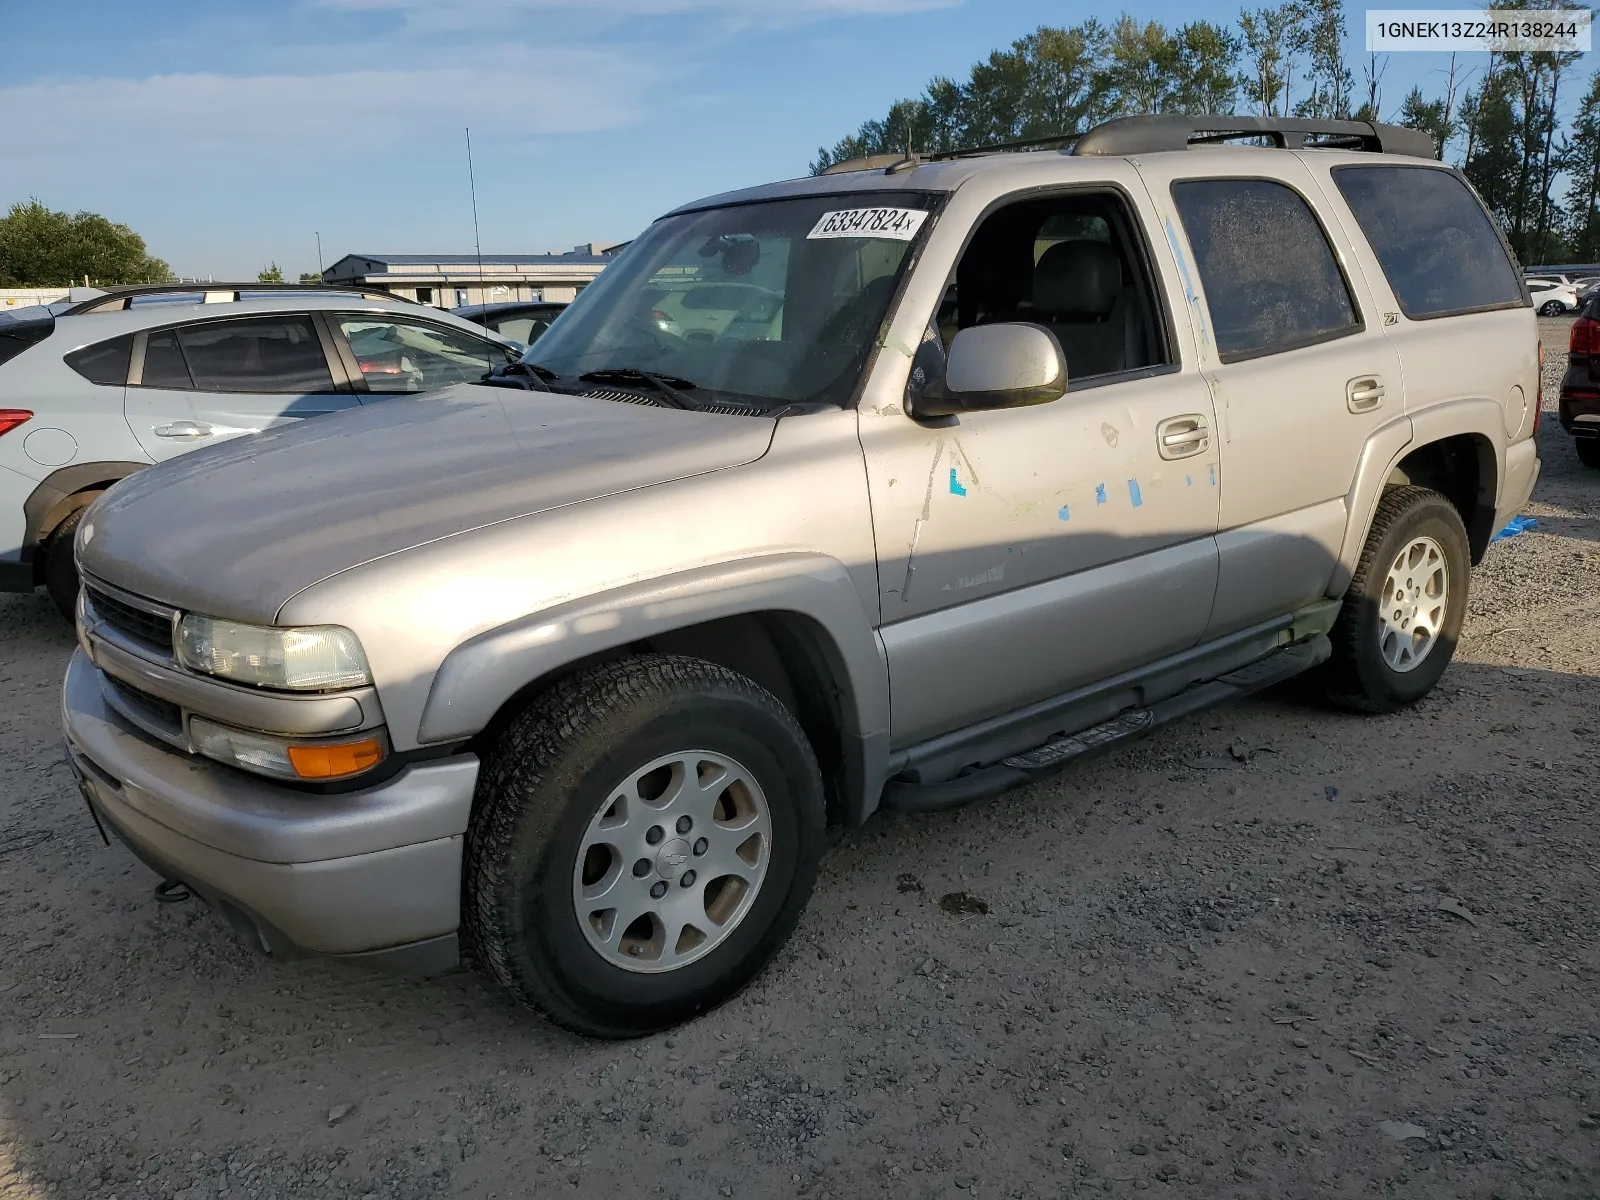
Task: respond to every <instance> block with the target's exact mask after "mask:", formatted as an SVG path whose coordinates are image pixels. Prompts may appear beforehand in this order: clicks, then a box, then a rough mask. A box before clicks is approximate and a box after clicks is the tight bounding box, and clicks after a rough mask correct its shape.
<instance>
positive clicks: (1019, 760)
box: [882, 633, 1333, 812]
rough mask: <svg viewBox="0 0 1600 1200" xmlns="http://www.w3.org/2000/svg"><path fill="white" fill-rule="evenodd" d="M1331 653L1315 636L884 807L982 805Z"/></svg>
mask: <svg viewBox="0 0 1600 1200" xmlns="http://www.w3.org/2000/svg"><path fill="white" fill-rule="evenodd" d="M1332 653H1333V646H1332V644H1331V643H1330V642H1329V641H1328V636H1327V634H1323V633H1319V634H1317V635H1316V636H1314V637H1311V638H1308V639H1307V640H1306V641H1303V642H1297V643H1296V644H1294V645H1292V646H1285V647H1283V649H1281V650H1275V651H1273V652H1272V653H1271V654H1268V655H1266V656H1265V657H1262V658H1258V659H1257V660H1256V661H1255V662H1253V663H1249V664H1247V665H1245V666H1243V667H1240V668H1239V669H1238V670H1237V671H1230V672H1229V673H1228V674H1226V675H1221V676H1218V677H1217V678H1216V679H1213V680H1211V681H1210V682H1209V683H1201V684H1196V685H1195V686H1194V687H1192V688H1189V689H1188V690H1187V691H1183V692H1179V693H1178V694H1177V695H1176V696H1171V697H1169V698H1168V699H1166V700H1160V701H1157V702H1156V703H1155V704H1152V705H1151V706H1150V707H1148V708H1135V709H1129V710H1128V711H1127V712H1124V713H1120V714H1118V715H1117V716H1115V717H1113V718H1111V720H1109V721H1106V722H1104V723H1102V724H1100V725H1096V726H1093V727H1092V728H1090V729H1085V730H1083V731H1082V732H1081V733H1074V734H1071V735H1069V736H1067V737H1061V738H1056V739H1055V740H1053V741H1049V742H1046V743H1044V745H1042V746H1036V747H1034V748H1033V749H1032V750H1027V751H1024V752H1023V753H1021V754H1013V755H1011V756H1010V757H1009V758H1003V759H1001V760H1000V761H999V762H998V763H996V764H995V765H994V766H992V767H984V768H982V769H981V770H977V771H973V772H971V773H970V774H966V775H958V776H956V777H955V778H954V779H946V780H943V781H942V782H939V783H929V784H914V783H899V782H893V781H891V782H890V783H889V785H888V786H887V787H886V788H885V789H884V793H883V801H882V807H884V808H893V809H898V810H900V811H901V812H937V811H939V810H941V809H946V808H956V807H958V806H960V805H963V804H968V803H971V802H972V801H974V800H981V799H983V798H985V797H987V796H992V795H994V794H995V793H997V792H1003V791H1006V790H1008V789H1010V788H1014V787H1018V786H1020V785H1022V784H1024V783H1029V782H1032V781H1033V780H1035V779H1037V778H1039V776H1040V775H1041V774H1043V773H1044V772H1047V771H1054V770H1055V769H1057V768H1058V767H1062V766H1065V765H1066V764H1067V763H1069V762H1072V761H1074V760H1075V759H1079V758H1084V757H1086V756H1088V755H1090V754H1095V753H1099V752H1100V751H1102V750H1107V749H1110V748H1112V747H1114V746H1119V745H1121V744H1123V743H1124V742H1131V741H1134V740H1135V739H1137V738H1141V737H1143V736H1145V735H1146V734H1148V733H1150V732H1152V731H1153V730H1156V729H1160V728H1161V727H1162V726H1163V725H1171V724H1172V723H1174V722H1175V721H1181V720H1182V719H1183V718H1185V717H1188V716H1193V715H1194V714H1195V713H1197V712H1202V711H1204V710H1205V709H1208V708H1213V707H1215V706H1216V705H1218V704H1223V703H1226V702H1227V701H1229V700H1238V699H1240V698H1241V697H1244V696H1248V695H1250V694H1251V693H1252V692H1259V691H1261V690H1262V689H1263V688H1268V687H1271V686H1272V685H1273V684H1275V683H1281V682H1283V681H1284V680H1285V679H1289V678H1292V677H1293V676H1295V675H1298V674H1300V673H1301V672H1302V671H1308V670H1310V669H1311V668H1312V667H1315V666H1317V665H1318V664H1320V663H1324V662H1326V661H1327V660H1328V658H1329V657H1330V656H1331V655H1332Z"/></svg>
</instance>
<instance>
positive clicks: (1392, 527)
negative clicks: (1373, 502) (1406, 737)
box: [1320, 487, 1472, 713]
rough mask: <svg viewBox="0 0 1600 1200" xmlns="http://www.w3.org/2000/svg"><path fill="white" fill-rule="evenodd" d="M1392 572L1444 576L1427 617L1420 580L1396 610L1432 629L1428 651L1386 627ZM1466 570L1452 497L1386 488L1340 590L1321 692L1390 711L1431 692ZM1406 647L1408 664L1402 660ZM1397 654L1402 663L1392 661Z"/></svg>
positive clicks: (1462, 611)
mask: <svg viewBox="0 0 1600 1200" xmlns="http://www.w3.org/2000/svg"><path fill="white" fill-rule="evenodd" d="M1424 539H1426V541H1427V542H1428V543H1431V547H1432V548H1431V549H1430V550H1427V551H1426V552H1425V553H1423V554H1422V555H1421V556H1420V557H1419V556H1417V555H1415V554H1412V555H1408V557H1407V559H1406V562H1405V564H1404V565H1402V564H1401V563H1399V562H1397V560H1398V559H1399V557H1400V555H1401V554H1402V552H1404V551H1408V550H1412V549H1413V548H1414V547H1416V546H1418V545H1419V544H1420V543H1421V542H1422V540H1424ZM1435 554H1437V561H1435V559H1434V555H1435ZM1413 564H1414V565H1413ZM1391 569H1394V570H1396V571H1398V572H1399V573H1400V574H1401V575H1403V576H1407V577H1409V578H1410V579H1412V580H1413V581H1417V582H1422V581H1423V580H1424V579H1425V580H1427V581H1430V582H1432V581H1437V580H1438V578H1439V572H1442V573H1443V576H1442V577H1443V581H1444V595H1443V596H1442V597H1440V598H1438V599H1439V600H1440V603H1439V604H1437V605H1436V606H1435V608H1434V609H1433V613H1434V614H1436V615H1434V616H1433V619H1432V620H1431V621H1430V620H1429V619H1428V617H1429V616H1430V613H1429V606H1428V604H1427V600H1428V599H1429V595H1428V583H1426V582H1422V586H1423V592H1422V594H1421V595H1419V596H1415V597H1408V598H1407V599H1406V600H1404V601H1402V603H1401V604H1400V605H1399V606H1397V607H1395V608H1394V609H1393V611H1394V612H1397V613H1400V614H1402V616H1403V617H1404V616H1408V615H1409V613H1410V610H1411V607H1412V605H1413V604H1415V605H1416V608H1417V612H1418V617H1419V620H1418V621H1417V624H1416V625H1415V626H1413V627H1412V628H1413V629H1414V630H1416V629H1422V628H1424V627H1425V626H1427V627H1431V630H1432V639H1431V641H1429V642H1428V644H1427V648H1426V649H1423V650H1420V651H1419V650H1418V648H1417V642H1416V640H1415V639H1416V636H1418V635H1415V634H1414V635H1413V636H1412V637H1411V638H1408V637H1405V636H1402V635H1401V634H1400V633H1398V632H1397V631H1396V630H1397V626H1396V625H1394V624H1391V625H1389V626H1388V628H1387V629H1386V628H1385V625H1384V621H1383V615H1382V614H1381V613H1380V607H1381V606H1382V607H1383V611H1384V612H1388V611H1389V610H1388V608H1387V607H1386V606H1383V601H1384V599H1385V596H1386V595H1387V594H1389V593H1388V586H1389V580H1390V575H1391ZM1471 572H1472V555H1471V549H1470V547H1469V545H1468V543H1467V531H1466V528H1465V526H1464V525H1462V523H1461V514H1460V513H1458V512H1457V511H1456V508H1455V506H1454V505H1453V504H1451V503H1450V501H1448V500H1446V499H1445V498H1444V497H1443V496H1441V495H1440V494H1439V493H1438V492H1435V491H1432V490H1430V489H1428V488H1420V487H1398V488H1392V489H1390V490H1389V491H1388V492H1386V493H1385V494H1384V497H1383V499H1382V501H1381V502H1380V503H1379V505H1378V511H1377V514H1376V515H1375V516H1374V517H1373V521H1372V529H1371V530H1370V531H1369V532H1368V534H1367V544H1366V545H1365V546H1364V547H1363V548H1362V551H1361V559H1360V561H1359V562H1358V563H1357V565H1356V571H1355V575H1354V577H1352V579H1351V580H1350V587H1349V588H1348V589H1347V590H1346V592H1345V597H1344V608H1343V610H1342V611H1341V612H1340V614H1339V620H1338V622H1337V623H1336V624H1335V625H1334V628H1333V630H1332V632H1331V633H1330V635H1329V637H1330V640H1331V641H1332V642H1333V656H1332V657H1331V658H1330V659H1329V660H1328V662H1327V663H1326V664H1325V665H1324V666H1323V667H1322V669H1321V679H1320V682H1321V684H1322V688H1323V691H1324V694H1325V695H1327V697H1328V698H1329V699H1330V700H1332V701H1333V702H1335V703H1336V704H1340V705H1342V706H1344V707H1346V708H1350V709H1354V710H1356V711H1358V712H1368V713H1390V712H1396V711H1398V710H1399V709H1402V708H1404V707H1405V706H1406V705H1408V704H1415V703H1416V702H1417V701H1418V700H1420V699H1422V698H1423V697H1424V696H1426V695H1427V694H1428V693H1429V692H1431V691H1432V690H1433V687H1434V685H1435V684H1437V683H1438V682H1439V678H1440V676H1442V675H1443V674H1444V672H1445V668H1446V667H1448V666H1449V665H1450V657H1451V655H1452V654H1454V653H1455V648H1456V641H1457V639H1458V638H1459V637H1460V634H1461V622H1462V619H1463V617H1464V616H1465V615H1466V611H1467V587H1468V581H1469V579H1470V576H1471ZM1408 644H1409V645H1410V648H1411V649H1410V653H1411V655H1412V657H1411V659H1410V660H1409V661H1407V660H1406V659H1405V657H1404V656H1405V655H1406V653H1407V646H1408ZM1395 658H1399V659H1400V660H1401V661H1400V662H1399V663H1398V664H1397V663H1396V662H1395V661H1394V660H1395Z"/></svg>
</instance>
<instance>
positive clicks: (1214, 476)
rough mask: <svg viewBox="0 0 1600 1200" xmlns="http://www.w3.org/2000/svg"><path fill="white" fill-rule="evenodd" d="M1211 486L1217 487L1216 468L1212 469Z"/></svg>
mask: <svg viewBox="0 0 1600 1200" xmlns="http://www.w3.org/2000/svg"><path fill="white" fill-rule="evenodd" d="M1211 486H1212V487H1216V486H1217V469H1216V468H1215V467H1212V468H1211Z"/></svg>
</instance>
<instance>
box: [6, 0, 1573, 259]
mask: <svg viewBox="0 0 1600 1200" xmlns="http://www.w3.org/2000/svg"><path fill="white" fill-rule="evenodd" d="M1129 11H1131V12H1133V14H1134V15H1135V16H1138V17H1140V18H1149V19H1155V20H1159V21H1163V22H1166V23H1168V24H1179V23H1182V22H1183V21H1187V20H1193V19H1196V18H1199V17H1204V18H1208V19H1212V20H1221V21H1229V20H1232V19H1234V18H1235V17H1236V16H1237V9H1236V7H1234V6H1233V5H1220V4H1214V3H1207V2H1205V0H1202V2H1201V3H1198V4H1195V3H1189V4H1182V3H1178V2H1177V0H1150V2H1147V3H1143V4H1140V5H1130V6H1129ZM1363 11H1364V10H1363V9H1360V8H1355V7H1352V9H1351V17H1352V25H1354V26H1355V32H1356V34H1357V36H1359V34H1360V30H1361V29H1362V27H1363V25H1362V22H1363V20H1364V18H1363V17H1362V13H1363ZM1090 13H1095V14H1096V15H1099V16H1100V17H1101V18H1102V19H1105V18H1108V17H1111V16H1113V15H1114V10H1113V9H1107V8H1091V7H1089V6H1086V5H1075V4H1062V3H1045V2H1043V0H772V2H767V3H756V2H753V0H252V2H249V3H234V4H225V3H218V2H215V0H212V2H206V0H186V2H185V3H181V4H175V3H172V2H171V0H55V2H54V3H39V2H37V0H0V39H3V43H4V52H3V53H0V208H4V207H6V206H9V205H10V204H11V203H13V202H15V201H17V200H23V199H26V198H28V197H29V196H38V197H39V198H40V199H41V200H43V201H44V202H45V203H46V204H48V205H50V206H51V207H53V208H60V209H68V210H73V211H76V210H78V209H84V208H86V209H92V210H94V211H98V212H102V213H104V214H106V215H107V216H109V217H111V218H113V219H114V220H119V221H123V222H125V223H127V224H129V225H131V226H132V227H133V228H135V229H136V230H138V231H139V232H140V233H141V234H143V235H144V237H145V238H146V240H147V242H148V243H149V245H150V249H151V251H152V252H153V253H155V254H158V255H160V256H161V257H163V258H165V259H167V260H168V261H169V262H170V263H171V264H172V266H173V267H174V268H175V269H176V270H178V271H179V272H180V273H182V274H185V275H202V276H204V275H212V276H214V277H216V278H219V279H221V278H239V277H253V275H254V273H255V272H256V271H257V270H258V269H259V268H260V267H261V266H262V265H263V264H265V263H266V262H268V261H269V260H271V261H276V262H278V263H279V264H280V265H281V266H282V267H283V269H284V270H285V271H286V272H291V273H292V272H299V271H303V270H311V269H314V268H315V267H316V243H315V238H314V233H315V232H316V231H320V232H321V234H322V248H323V257H324V259H325V261H326V262H329V263H331V262H332V261H334V260H335V259H336V258H338V257H339V256H340V255H342V254H344V253H347V252H352V251H359V252H367V253H383V252H389V253H395V252H406V253H425V252H456V253H460V252H470V251H471V249H472V213H471V208H470V204H469V199H468V192H467V180H466V172H465V166H466V156H465V150H464V146H463V138H462V129H463V127H465V126H471V128H472V138H473V150H474V161H475V165H476V170H477V188H478V208H479V217H480V221H481V224H482V236H483V248H484V251H485V252H486V253H500V252H506V253H524V252H528V251H542V250H547V249H551V250H564V249H570V248H571V247H572V246H573V245H575V244H577V243H579V242H584V241H590V240H598V241H621V240H624V239H626V238H629V237H631V236H633V235H634V234H635V233H637V232H638V230H639V229H640V228H641V227H642V226H644V225H645V224H647V223H648V222H649V221H650V220H651V219H652V218H653V217H655V216H658V215H659V214H660V213H661V212H663V211H665V210H666V209H668V208H671V207H672V206H674V205H675V204H678V203H680V202H682V201H684V200H688V199H692V198H694V197H696V196H700V195H706V194H709V193H713V192H718V191H722V190H725V189H728V188H733V187H740V186H744V185H747V184H752V183H758V182H761V181H763V180H768V179H777V178H787V177H790V176H794V175H798V174H803V173H804V172H805V170H806V166H807V164H808V163H809V162H810V161H811V159H812V157H813V156H814V154H815V152H816V149H817V147H818V146H819V145H821V144H824V143H827V144H831V143H832V142H834V141H835V140H837V138H839V137H840V136H841V135H843V134H844V133H847V132H849V131H851V130H853V129H854V128H855V127H856V126H857V125H858V124H859V123H860V122H861V121H862V120H863V119H865V118H868V117H872V116H877V115H880V114H881V113H882V112H883V110H884V109H885V108H886V107H887V105H888V104H889V102H890V101H892V100H894V99H896V98H899V97H902V96H909V95H913V94H916V93H917V92H919V91H920V90H921V89H922V87H923V85H924V84H925V83H926V81H927V80H928V79H929V78H930V77H931V76H933V75H935V74H947V75H951V76H953V77H955V78H958V79H960V78H964V77H965V76H966V74H967V71H968V69H969V67H970V65H971V64H972V63H973V62H974V61H975V60H977V59H978V58H981V57H983V56H985V55H986V54H987V53H988V52H989V51H990V50H991V49H992V48H994V47H996V46H1000V45H1004V44H1007V43H1009V42H1010V41H1011V40H1013V39H1014V38H1016V37H1018V36H1021V35H1022V34H1024V33H1026V32H1028V31H1029V30H1031V29H1033V28H1035V27H1036V26H1038V25H1040V24H1046V23H1048V24H1058V25H1066V24H1072V23H1074V22H1077V21H1079V20H1082V19H1083V18H1084V17H1086V16H1088V15H1090ZM1352 49H1356V47H1352ZM1434 59H1435V56H1433V55H1395V56H1393V57H1392V59H1391V62H1390V66H1389V71H1388V74H1387V76H1386V77H1385V79H1384V109H1385V111H1386V112H1387V111H1389V110H1392V109H1393V108H1394V107H1395V106H1397V105H1398V104H1399V102H1400V100H1401V98H1402V97H1403V95H1404V93H1405V91H1406V89H1407V88H1408V87H1409V86H1410V84H1411V82H1413V81H1414V80H1420V81H1423V82H1424V84H1425V86H1430V83H1431V86H1435V87H1437V86H1440V83H1439V81H1437V80H1430V74H1429V73H1430V72H1432V71H1434V70H1435V69H1436V68H1437V67H1438V66H1439V65H1440V64H1439V63H1438V62H1436V61H1434ZM1578 90H1579V89H1578V88H1577V87H1574V88H1573V91H1575V92H1576V91H1578Z"/></svg>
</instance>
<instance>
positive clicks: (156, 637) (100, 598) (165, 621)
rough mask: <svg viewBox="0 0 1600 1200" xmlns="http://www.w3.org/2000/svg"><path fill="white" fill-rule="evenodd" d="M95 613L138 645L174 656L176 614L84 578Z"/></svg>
mask: <svg viewBox="0 0 1600 1200" xmlns="http://www.w3.org/2000/svg"><path fill="white" fill-rule="evenodd" d="M84 589H85V590H86V591H87V592H88V593H89V604H90V607H92V608H93V609H94V615H95V616H96V617H97V618H98V619H99V620H100V621H101V622H102V623H103V624H105V625H106V626H107V627H108V628H110V629H112V630H113V631H115V632H116V633H117V634H119V635H121V637H122V638H123V639H124V640H126V641H129V642H132V643H133V644H134V645H135V646H139V647H142V648H143V649H145V650H149V651H151V652H152V653H155V654H159V655H160V656H161V657H162V658H171V657H172V615H171V613H159V612H154V611H151V610H150V609H145V608H141V607H139V606H138V605H136V604H130V603H128V602H127V601H126V600H122V599H119V598H118V597H116V596H113V595H112V594H111V593H110V592H108V591H106V590H105V589H104V588H100V587H97V586H95V585H94V584H93V583H90V582H88V581H87V580H85V581H84Z"/></svg>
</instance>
